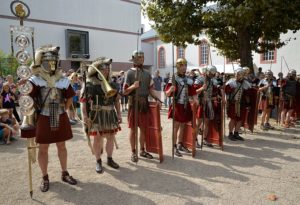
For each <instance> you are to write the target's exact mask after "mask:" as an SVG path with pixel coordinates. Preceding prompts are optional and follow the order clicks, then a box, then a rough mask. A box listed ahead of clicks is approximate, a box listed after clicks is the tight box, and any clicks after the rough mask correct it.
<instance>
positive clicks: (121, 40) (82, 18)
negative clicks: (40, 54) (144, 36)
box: [0, 0, 141, 63]
mask: <svg viewBox="0 0 300 205" xmlns="http://www.w3.org/2000/svg"><path fill="white" fill-rule="evenodd" d="M134 2H135V3H134ZM10 3H11V0H1V7H0V35H1V41H0V49H1V50H3V51H4V52H5V53H9V52H10V36H9V35H10V33H9V26H10V25H19V22H18V21H17V20H11V19H8V18H7V16H12V14H11V12H10ZM26 4H28V5H29V7H30V10H31V14H30V16H29V20H30V19H32V20H38V22H30V21H26V20H25V22H24V25H25V26H30V27H34V29H35V47H39V46H41V45H44V44H49V43H53V44H57V45H59V46H60V47H61V59H66V57H65V54H66V49H65V30H66V29H74V30H80V31H88V32H89V51H90V55H91V57H90V59H91V60H92V59H94V58H96V57H99V56H107V57H111V58H113V59H114V62H126V63H128V59H129V58H130V57H131V54H132V51H133V50H135V49H136V44H137V35H136V33H137V31H138V29H139V28H140V26H141V19H140V9H141V8H140V0H133V1H122V0H109V1H107V0H88V1H82V0H63V1H62V0H51V1H41V0H26ZM40 21H42V22H40ZM45 21H48V22H50V23H47V22H45ZM66 24H67V25H66ZM77 26H79V27H77ZM139 46H140V42H139Z"/></svg>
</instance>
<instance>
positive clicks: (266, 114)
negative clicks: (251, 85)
mask: <svg viewBox="0 0 300 205" xmlns="http://www.w3.org/2000/svg"><path fill="white" fill-rule="evenodd" d="M265 76H266V77H265V78H264V79H262V80H261V81H260V83H259V85H258V86H259V91H260V93H261V95H260V102H259V107H260V109H261V110H262V116H261V125H260V128H261V129H262V130H268V129H274V127H273V126H271V125H270V123H269V119H270V115H271V111H272V109H274V107H275V90H276V87H277V85H276V80H274V79H273V72H272V71H271V70H268V71H267V72H266V73H265Z"/></svg>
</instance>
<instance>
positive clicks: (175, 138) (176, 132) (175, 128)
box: [174, 121, 180, 144]
mask: <svg viewBox="0 0 300 205" xmlns="http://www.w3.org/2000/svg"><path fill="white" fill-rule="evenodd" d="M179 127H180V123H179V122H177V121H174V143H175V144H176V143H177V139H178V140H179V136H178V131H179Z"/></svg>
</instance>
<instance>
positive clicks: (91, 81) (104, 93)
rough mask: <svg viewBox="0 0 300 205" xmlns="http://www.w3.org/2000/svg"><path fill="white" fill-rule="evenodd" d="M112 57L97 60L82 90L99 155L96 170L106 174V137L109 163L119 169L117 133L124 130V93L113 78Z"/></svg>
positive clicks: (83, 108)
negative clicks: (121, 107)
mask: <svg viewBox="0 0 300 205" xmlns="http://www.w3.org/2000/svg"><path fill="white" fill-rule="evenodd" d="M111 63H112V59H109V58H105V57H101V58H98V59H96V60H95V61H94V62H93V63H92V64H91V65H90V66H89V67H88V70H87V79H86V84H85V86H84V89H83V90H82V91H83V92H82V97H81V99H80V102H81V114H82V119H83V121H84V123H85V124H86V126H87V128H88V133H87V134H88V135H92V136H93V137H94V141H93V151H94V155H95V157H96V172H97V173H100V174H101V173H103V167H102V160H101V154H102V152H103V138H106V146H105V150H106V152H107V165H108V166H110V167H112V168H114V169H118V168H119V165H118V164H117V163H116V162H115V161H114V160H113V158H112V154H113V150H114V142H115V135H116V133H117V132H118V131H119V130H121V128H120V125H119V123H121V122H122V116H121V111H120V96H119V94H118V93H117V84H116V83H114V82H113V81H112V79H111V77H110V73H111V67H110V65H111Z"/></svg>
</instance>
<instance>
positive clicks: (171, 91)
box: [166, 85, 175, 97]
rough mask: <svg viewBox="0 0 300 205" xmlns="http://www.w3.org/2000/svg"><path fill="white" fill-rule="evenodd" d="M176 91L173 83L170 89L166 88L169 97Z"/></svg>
mask: <svg viewBox="0 0 300 205" xmlns="http://www.w3.org/2000/svg"><path fill="white" fill-rule="evenodd" d="M174 91H175V87H174V86H173V85H172V86H170V88H169V89H167V90H166V95H167V96H168V97H171V96H172V94H173V92H174Z"/></svg>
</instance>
